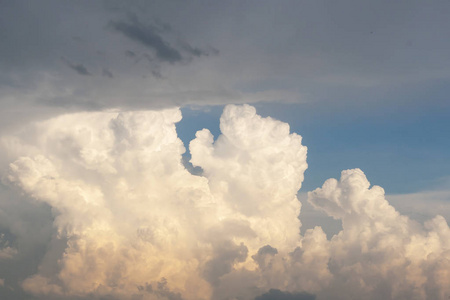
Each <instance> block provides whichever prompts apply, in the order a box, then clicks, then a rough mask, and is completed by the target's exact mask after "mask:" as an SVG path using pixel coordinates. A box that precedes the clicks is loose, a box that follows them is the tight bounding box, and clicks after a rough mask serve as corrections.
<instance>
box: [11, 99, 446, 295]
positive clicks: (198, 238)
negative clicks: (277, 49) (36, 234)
mask: <svg viewBox="0 0 450 300" xmlns="http://www.w3.org/2000/svg"><path fill="white" fill-rule="evenodd" d="M180 119H181V113H180V111H179V110H178V109H168V110H163V111H145V112H139V111H138V112H121V113H116V112H108V113H78V114H72V115H63V116H59V117H57V118H53V119H50V120H47V121H45V122H40V123H36V124H32V125H29V126H28V127H27V128H25V129H24V131H23V132H21V133H18V134H17V135H15V137H14V138H13V137H5V138H3V148H4V153H5V157H6V159H8V160H10V161H12V163H10V164H9V166H8V167H7V173H6V174H4V180H5V182H8V183H9V184H10V185H12V186H15V187H16V188H18V189H19V191H21V192H24V193H26V194H27V195H28V196H29V197H30V199H29V200H32V201H34V202H37V203H44V204H46V205H49V206H50V207H51V208H52V212H53V216H54V220H53V226H54V227H55V228H56V230H57V234H55V235H54V236H52V241H50V244H51V245H53V246H52V247H53V248H52V247H49V249H50V250H49V252H48V253H47V255H46V256H45V259H43V260H42V262H41V265H40V267H39V269H38V271H37V272H36V273H35V274H34V275H32V276H29V277H28V278H27V279H26V280H25V281H23V284H22V288H23V289H24V290H25V291H26V292H28V293H31V294H33V295H36V296H40V297H43V298H48V297H57V298H64V297H68V298H74V297H94V298H100V297H106V296H111V297H114V298H116V299H237V298H240V299H254V298H255V297H257V296H259V295H263V294H266V293H267V292H268V291H269V290H270V289H274V290H280V291H284V292H286V293H284V294H283V295H286V297H287V296H289V295H300V296H302V297H303V296H305V297H309V296H308V295H306V294H304V293H303V292H307V293H311V294H314V295H316V296H317V299H330V298H336V299H348V298H364V299H426V298H433V299H445V297H447V295H448V294H449V288H448V287H447V284H446V283H448V281H449V279H450V274H449V271H448V270H450V265H449V255H450V229H449V228H448V225H447V223H446V221H445V219H444V218H443V217H440V216H438V217H435V218H434V219H432V220H431V221H428V222H426V223H425V225H424V226H422V225H420V224H419V223H417V222H415V221H411V220H410V219H409V218H408V217H406V216H402V215H401V214H400V213H398V212H397V211H396V210H395V209H394V208H393V207H392V206H391V205H390V204H389V203H388V202H387V201H386V200H385V198H384V191H383V189H382V188H380V187H376V186H375V187H372V188H370V183H369V182H368V181H367V179H366V178H365V175H364V173H363V172H362V171H360V170H357V169H356V170H347V171H344V172H343V173H342V177H341V179H340V180H339V181H337V180H334V179H330V180H328V181H327V182H326V183H325V184H324V186H323V187H322V188H321V189H317V190H315V191H314V192H311V193H310V194H309V202H310V203H311V204H312V205H313V206H315V207H316V208H318V209H321V210H322V211H323V212H324V213H326V214H327V215H328V216H331V217H333V218H336V219H338V220H340V221H341V222H342V228H343V229H342V231H341V232H339V234H337V235H334V236H333V237H332V238H331V239H327V236H326V235H325V233H324V231H323V230H322V228H321V227H314V228H312V229H308V230H306V231H305V233H304V235H300V226H301V223H300V220H299V219H298V215H299V213H300V208H301V204H300V202H299V201H298V200H297V198H296V194H297V191H298V190H299V188H300V187H301V184H302V181H303V174H304V171H305V170H306V168H307V164H306V147H304V146H303V145H302V144H301V137H300V136H299V135H297V134H295V133H292V134H291V133H290V131H289V125H288V124H286V123H282V122H280V121H277V120H274V119H271V118H262V117H260V116H259V115H257V114H256V110H255V109H254V108H253V107H251V106H248V105H244V106H233V105H230V106H227V107H226V108H225V109H224V113H223V115H222V117H221V120H220V129H221V132H222V134H221V135H220V136H219V137H218V138H217V139H216V140H215V141H214V137H213V136H212V135H211V133H210V132H209V131H208V130H207V129H203V130H201V131H199V132H197V134H196V138H195V139H194V140H193V141H191V143H190V146H189V148H190V152H191V154H192V160H191V162H192V163H193V165H195V166H199V167H201V168H202V169H203V172H202V175H201V176H195V175H193V174H191V173H189V172H188V170H186V168H185V167H184V166H183V164H182V158H181V155H182V154H183V152H184V151H185V149H184V147H183V143H182V142H181V140H180V139H179V138H178V137H177V134H176V130H175V123H176V122H178V121H179V120H180ZM14 156H16V157H14ZM60 244H62V245H63V246H64V247H63V249H62V250H61V251H60V252H61V253H60V254H59V255H57V254H56V253H57V252H58V251H57V249H59V248H60V246H57V245H60ZM52 249H53V250H52ZM272 294H273V292H272ZM267 295H270V293H268V294H267Z"/></svg>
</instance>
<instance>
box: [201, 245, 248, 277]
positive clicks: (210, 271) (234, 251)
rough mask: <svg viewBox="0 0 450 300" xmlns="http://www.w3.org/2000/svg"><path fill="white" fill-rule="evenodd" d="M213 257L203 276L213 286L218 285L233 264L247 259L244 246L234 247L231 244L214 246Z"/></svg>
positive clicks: (246, 250)
mask: <svg viewBox="0 0 450 300" xmlns="http://www.w3.org/2000/svg"><path fill="white" fill-rule="evenodd" d="M216 248H217V249H216V252H215V254H216V255H215V257H213V258H212V259H211V260H210V261H209V262H207V263H206V265H205V267H204V271H203V274H204V276H205V278H206V280H208V281H209V282H211V283H212V284H213V285H218V284H219V282H220V277H221V276H222V275H224V274H227V273H229V272H230V271H231V268H232V266H233V264H234V263H235V262H243V261H245V259H246V258H247V254H248V249H247V247H246V246H245V245H244V244H242V243H241V244H240V245H236V244H234V243H232V242H227V243H222V244H220V245H217V246H216Z"/></svg>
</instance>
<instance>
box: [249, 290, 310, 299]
mask: <svg viewBox="0 0 450 300" xmlns="http://www.w3.org/2000/svg"><path fill="white" fill-rule="evenodd" d="M314 299H316V297H315V296H314V295H310V294H307V293H295V294H291V293H285V292H282V291H280V290H276V289H271V290H270V291H269V292H267V293H265V294H263V295H261V296H258V297H256V298H255V300H314Z"/></svg>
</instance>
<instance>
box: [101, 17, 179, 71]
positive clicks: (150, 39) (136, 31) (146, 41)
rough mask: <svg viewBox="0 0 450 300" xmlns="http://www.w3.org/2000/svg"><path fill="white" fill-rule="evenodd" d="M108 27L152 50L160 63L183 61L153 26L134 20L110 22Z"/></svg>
mask: <svg viewBox="0 0 450 300" xmlns="http://www.w3.org/2000/svg"><path fill="white" fill-rule="evenodd" d="M109 25H110V26H111V27H112V28H113V29H115V30H116V31H118V32H120V33H122V34H123V35H125V36H126V37H128V38H129V39H131V40H133V41H135V42H138V43H140V44H142V45H144V46H146V47H147V48H149V49H152V50H154V52H155V54H156V57H157V58H158V59H159V60H161V61H167V62H171V63H173V62H177V61H181V60H182V59H183V57H182V55H181V53H180V52H179V51H178V50H177V49H175V48H174V47H172V46H171V45H170V43H169V42H168V41H166V40H165V39H164V38H163V37H162V36H161V34H160V33H159V32H158V31H159V30H158V29H157V28H156V27H154V26H150V25H147V26H145V25H143V24H142V23H140V22H139V20H137V19H136V18H132V19H131V20H130V21H111V22H110V23H109Z"/></svg>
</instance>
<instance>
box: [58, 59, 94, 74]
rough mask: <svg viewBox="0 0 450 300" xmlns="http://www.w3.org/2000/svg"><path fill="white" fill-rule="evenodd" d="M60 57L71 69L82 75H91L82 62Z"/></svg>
mask: <svg viewBox="0 0 450 300" xmlns="http://www.w3.org/2000/svg"><path fill="white" fill-rule="evenodd" d="M61 59H62V60H63V61H64V62H65V63H66V64H67V66H69V67H70V68H71V69H72V70H74V71H75V72H77V73H78V74H80V75H83V76H89V75H92V74H91V73H90V72H89V71H88V70H87V68H86V67H85V66H84V65H83V64H74V63H71V62H70V61H68V60H67V59H66V58H64V57H62V58H61Z"/></svg>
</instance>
